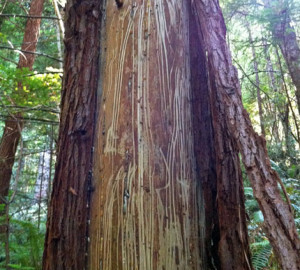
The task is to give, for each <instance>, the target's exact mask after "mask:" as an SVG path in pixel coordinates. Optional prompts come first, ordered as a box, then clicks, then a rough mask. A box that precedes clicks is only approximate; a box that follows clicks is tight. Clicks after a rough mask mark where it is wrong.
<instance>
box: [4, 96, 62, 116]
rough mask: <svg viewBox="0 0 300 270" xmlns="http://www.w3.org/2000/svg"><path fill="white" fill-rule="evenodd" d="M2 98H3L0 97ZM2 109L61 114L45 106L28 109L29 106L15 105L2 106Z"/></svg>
mask: <svg viewBox="0 0 300 270" xmlns="http://www.w3.org/2000/svg"><path fill="white" fill-rule="evenodd" d="M0 97H1V96H0ZM0 108H6V109H7V110H8V109H23V112H24V111H42V112H51V113H56V114H59V113H60V112H59V110H55V109H53V108H47V107H45V106H41V105H39V106H35V107H27V106H15V105H0Z"/></svg>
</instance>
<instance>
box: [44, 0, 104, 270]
mask: <svg viewBox="0 0 300 270" xmlns="http://www.w3.org/2000/svg"><path fill="white" fill-rule="evenodd" d="M101 2H102V1H100V0H89V1H81V0H69V1H68V3H67V5H66V21H65V22H66V24H65V39H64V40H65V60H64V79H63V90H62V103H61V120H60V130H59V142H58V156H57V164H56V170H55V175H54V180H53V181H54V183H53V191H52V195H51V202H50V205H49V209H48V221H47V233H46V239H45V249H44V257H43V269H44V270H47V269H52V270H59V269H72V270H76V269H77V270H83V269H86V268H85V267H86V262H87V252H88V250H87V245H88V237H89V236H88V229H89V228H88V220H89V219H90V218H89V209H88V208H89V204H90V202H89V201H90V195H91V192H92V190H91V177H92V171H91V170H92V153H93V136H94V127H95V113H96V103H97V99H96V98H97V89H98V80H99V53H100V43H99V42H100V29H101V28H100V22H101V14H102V11H101V9H100V6H101ZM99 91H100V89H99Z"/></svg>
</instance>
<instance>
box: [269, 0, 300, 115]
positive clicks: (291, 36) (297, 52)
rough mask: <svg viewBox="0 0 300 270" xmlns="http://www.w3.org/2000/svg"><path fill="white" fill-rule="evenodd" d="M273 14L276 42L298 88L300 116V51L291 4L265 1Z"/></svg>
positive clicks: (279, 0) (297, 96) (283, 0)
mask: <svg viewBox="0 0 300 270" xmlns="http://www.w3.org/2000/svg"><path fill="white" fill-rule="evenodd" d="M264 3H265V5H266V8H268V9H270V10H271V14H272V22H271V24H272V32H273V35H274V39H275V40H274V41H275V42H276V43H277V44H278V45H279V47H280V50H281V52H282V55H283V57H284V59H285V62H286V65H287V67H288V70H289V73H290V75H291V78H292V81H293V83H294V85H295V87H296V101H297V106H298V112H299V114H300V49H299V45H298V43H297V37H296V33H295V29H294V27H293V26H292V25H291V18H290V14H289V13H290V10H289V6H288V5H289V4H288V2H287V1H286V0H277V1H273V3H271V2H270V0H264Z"/></svg>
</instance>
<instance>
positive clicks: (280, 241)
mask: <svg viewBox="0 0 300 270" xmlns="http://www.w3.org/2000/svg"><path fill="white" fill-rule="evenodd" d="M194 5H195V9H196V10H197V11H198V12H199V18H200V22H201V29H202V32H203V36H204V40H205V43H206V50H207V59H208V66H209V80H210V83H211V89H212V90H213V91H214V92H215V93H217V101H218V104H219V106H220V107H222V108H224V112H225V116H226V118H225V119H226V128H227V130H228V132H229V134H230V136H231V137H232V138H234V139H235V140H236V141H237V144H238V148H239V151H240V152H241V154H242V158H243V163H244V165H245V167H246V170H247V173H248V176H249V179H250V181H251V184H252V187H253V192H254V196H255V197H256V199H257V201H258V203H259V206H260V209H261V210H262V212H263V215H264V218H265V221H264V226H265V231H266V233H267V236H268V238H269V240H270V242H271V244H272V246H273V248H274V251H275V253H276V255H277V256H278V259H279V261H280V263H281V266H282V268H283V269H293V270H295V269H300V241H299V237H298V235H297V231H296V226H295V222H294V218H293V213H292V209H291V207H290V206H289V205H288V204H287V203H286V202H285V201H284V200H283V199H282V197H281V195H280V192H279V189H278V183H279V182H280V178H279V176H278V175H277V173H276V172H274V171H273V170H272V169H271V166H270V162H269V158H268V155H267V150H266V143H265V140H264V139H263V138H262V137H260V136H258V135H257V134H256V133H255V132H254V130H253V127H252V125H251V122H250V119H249V116H248V114H247V112H246V111H245V110H244V108H243V105H242V101H241V93H240V85H239V82H238V76H237V72H236V70H235V69H234V67H233V65H232V62H231V56H230V52H229V50H228V47H227V45H226V40H225V35H226V28H225V24H224V19H223V17H222V13H221V11H220V7H219V4H218V1H217V0H210V1H207V0H201V1H197V2H194Z"/></svg>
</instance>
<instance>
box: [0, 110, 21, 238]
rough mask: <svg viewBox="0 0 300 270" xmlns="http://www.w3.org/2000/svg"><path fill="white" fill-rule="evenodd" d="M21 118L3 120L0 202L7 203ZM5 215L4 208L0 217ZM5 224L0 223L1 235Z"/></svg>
mask: <svg viewBox="0 0 300 270" xmlns="http://www.w3.org/2000/svg"><path fill="white" fill-rule="evenodd" d="M21 129H22V119H20V115H15V116H10V117H9V118H8V119H6V121H5V127H4V132H3V135H2V139H1V143H0V203H1V204H4V205H6V204H7V203H8V198H7V196H8V191H9V184H10V178H11V175H12V167H13V164H14V161H15V153H16V150H17V146H18V142H19V140H20V137H21V133H20V132H21ZM4 216H5V210H4V211H0V217H1V218H2V217H4ZM7 229H8V227H7V225H5V224H0V239H1V235H2V234H3V233H5V232H6V231H7Z"/></svg>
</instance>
